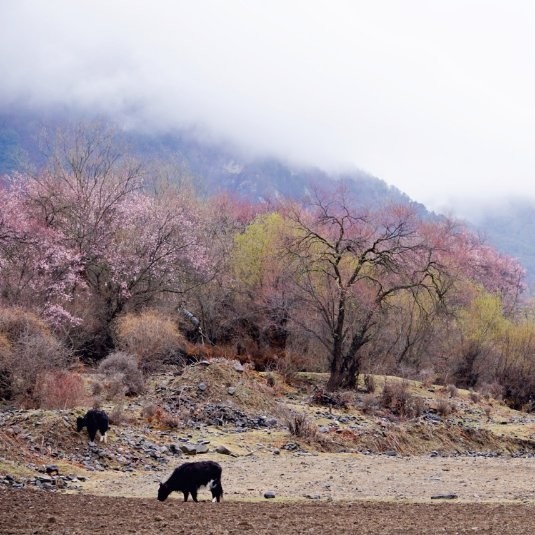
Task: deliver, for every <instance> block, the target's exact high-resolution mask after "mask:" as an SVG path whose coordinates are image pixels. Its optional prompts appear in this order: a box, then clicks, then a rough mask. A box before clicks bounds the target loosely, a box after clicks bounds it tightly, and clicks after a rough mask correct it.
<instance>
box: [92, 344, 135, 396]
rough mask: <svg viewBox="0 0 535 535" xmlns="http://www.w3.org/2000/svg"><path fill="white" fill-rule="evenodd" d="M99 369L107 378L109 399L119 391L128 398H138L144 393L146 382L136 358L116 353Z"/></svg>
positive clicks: (105, 384)
mask: <svg viewBox="0 0 535 535" xmlns="http://www.w3.org/2000/svg"><path fill="white" fill-rule="evenodd" d="M98 369H99V371H100V372H102V373H103V374H105V375H106V376H107V380H106V381H105V383H104V387H105V388H106V390H107V391H108V395H109V397H111V398H113V397H115V396H116V395H118V394H119V393H120V392H119V390H120V391H121V393H123V394H125V395H127V396H137V395H139V394H141V393H142V392H143V389H144V387H145V382H144V380H143V374H142V373H141V371H140V370H139V368H138V363H137V359H136V358H135V357H134V356H132V355H129V354H128V353H125V352H124V351H116V352H115V353H112V354H110V355H108V356H107V357H106V358H105V359H104V360H103V361H102V362H101V363H100V364H99V367H98ZM95 393H96V392H95Z"/></svg>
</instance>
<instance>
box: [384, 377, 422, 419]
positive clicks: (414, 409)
mask: <svg viewBox="0 0 535 535" xmlns="http://www.w3.org/2000/svg"><path fill="white" fill-rule="evenodd" d="M379 403H380V405H381V407H383V408H384V409H388V410H389V411H390V412H392V414H395V415H396V416H405V417H408V418H414V417H417V416H420V415H421V414H422V412H423V401H422V400H421V398H419V397H416V396H413V395H412V394H411V393H410V392H409V384H408V383H407V381H401V382H397V381H396V382H392V383H388V382H385V385H384V387H383V392H382V393H381V396H380V400H379Z"/></svg>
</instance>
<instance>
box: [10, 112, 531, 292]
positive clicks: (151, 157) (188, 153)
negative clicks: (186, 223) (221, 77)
mask: <svg viewBox="0 0 535 535" xmlns="http://www.w3.org/2000/svg"><path fill="white" fill-rule="evenodd" d="M95 121H96V122H97V123H102V124H108V125H110V126H113V127H114V129H115V131H116V132H117V134H118V136H117V138H118V139H119V140H120V141H121V143H123V144H124V146H125V147H128V150H130V151H131V152H132V153H133V154H135V155H136V156H137V157H139V158H140V159H141V160H142V161H143V162H144V165H145V166H147V168H149V169H150V168H151V166H152V167H153V168H154V169H157V171H156V172H157V173H160V172H163V173H164V174H167V175H168V177H169V178H171V180H179V181H183V180H187V181H188V182H189V183H191V185H192V186H193V187H194V188H195V189H196V191H197V192H198V193H199V194H203V195H213V194H215V193H218V192H222V191H227V192H230V193H233V194H236V195H239V196H241V197H243V198H245V199H247V200H251V201H263V202H271V201H275V200H277V199H281V198H291V199H297V200H299V199H302V198H304V197H305V196H306V195H307V194H308V193H309V192H310V190H311V188H314V187H317V186H320V187H324V188H328V187H329V186H328V185H329V184H330V183H332V187H334V186H335V184H336V183H337V182H340V181H343V182H345V183H346V184H347V185H348V187H349V188H350V189H351V190H352V191H354V192H355V193H356V194H357V196H358V198H359V199H360V201H361V202H362V204H363V205H366V206H379V205H385V204H389V203H401V204H407V205H410V206H411V207H412V208H413V209H414V210H415V211H416V212H417V213H418V214H420V215H421V216H422V217H424V218H431V219H435V218H440V217H442V216H441V215H440V214H437V213H435V212H434V211H432V210H429V209H428V208H427V207H426V206H425V205H424V204H422V203H419V202H416V201H415V200H412V199H411V198H410V197H409V196H408V195H407V194H405V193H404V192H402V191H400V190H399V189H398V188H396V187H395V186H391V185H389V184H387V183H386V182H385V181H384V180H382V179H380V178H377V177H375V176H373V175H371V174H369V173H366V172H364V171H362V170H359V169H356V168H355V169H352V170H348V169H346V170H343V171H332V170H330V171H325V170H322V169H320V168H318V167H313V166H310V165H304V164H299V163H295V162H289V161H288V160H287V159H285V158H281V157H277V156H276V155H273V154H255V153H254V152H251V150H250V149H246V148H244V147H241V146H239V145H236V144H234V143H232V142H230V141H228V140H225V139H222V138H216V137H214V136H212V135H210V133H209V132H207V131H206V130H203V129H202V128H198V127H193V126H191V125H190V126H189V127H182V128H175V129H165V130H162V129H150V128H147V126H145V127H143V126H142V125H141V123H140V122H139V121H137V120H134V121H132V120H130V121H125V120H124V118H123V120H122V123H123V124H128V127H126V128H125V127H124V126H123V127H122V128H121V126H120V124H121V123H120V121H121V120H120V119H117V120H115V119H113V118H112V117H110V116H106V115H103V114H99V116H98V119H95V117H94V114H92V113H90V112H88V111H83V110H81V109H77V110H73V109H69V110H66V109H54V108H51V107H48V108H44V109H40V110H30V109H29V107H20V108H15V109H11V110H9V111H8V110H2V111H0V176H1V175H7V174H9V173H12V172H14V171H21V170H24V169H28V168H32V167H33V168H36V167H40V166H42V165H43V164H44V162H45V160H46V150H47V149H46V147H45V146H43V139H44V136H45V135H53V133H54V132H56V131H58V130H66V129H69V128H72V127H73V126H74V125H76V124H84V123H86V124H91V123H92V122H93V123H95ZM463 212H464V213H465V214H467V215H466V220H465V222H466V223H467V224H468V225H469V226H470V227H471V228H472V230H473V231H474V232H476V233H477V234H478V235H480V236H481V237H482V238H483V239H484V240H485V241H486V242H488V243H489V245H492V246H494V247H496V248H497V249H498V250H499V251H501V252H502V253H505V254H508V255H511V256H513V257H516V258H518V259H519V260H520V261H521V263H522V264H523V265H524V267H525V268H526V271H527V284H528V289H529V292H530V293H532V292H533V291H534V289H535V244H533V242H532V241H530V240H529V239H527V238H528V237H529V236H532V235H533V233H534V231H535V204H534V203H533V202H530V201H529V200H521V199H518V198H505V199H503V200H501V201H499V202H496V201H495V202H494V203H492V204H491V203H489V202H484V201H481V204H480V205H477V204H475V203H474V202H471V203H470V206H469V207H465V208H464V210H463Z"/></svg>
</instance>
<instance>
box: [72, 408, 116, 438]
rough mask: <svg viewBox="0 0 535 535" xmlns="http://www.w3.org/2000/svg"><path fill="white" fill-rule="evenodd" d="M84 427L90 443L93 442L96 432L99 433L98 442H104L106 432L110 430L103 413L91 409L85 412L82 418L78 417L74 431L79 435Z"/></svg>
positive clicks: (106, 416) (108, 421)
mask: <svg viewBox="0 0 535 535" xmlns="http://www.w3.org/2000/svg"><path fill="white" fill-rule="evenodd" d="M84 427H87V433H88V434H89V440H91V442H94V441H95V437H96V436H97V431H100V435H101V436H100V440H101V441H102V440H104V441H106V431H107V430H108V429H109V428H110V420H109V418H108V415H107V414H106V413H105V412H104V411H102V410H100V409H91V410H89V411H87V412H86V414H85V416H84V417H83V418H82V417H81V416H79V417H78V418H77V419H76V431H78V433H79V432H80V431H81V430H82V429H83V428H84Z"/></svg>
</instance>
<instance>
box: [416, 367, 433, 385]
mask: <svg viewBox="0 0 535 535" xmlns="http://www.w3.org/2000/svg"><path fill="white" fill-rule="evenodd" d="M420 381H422V386H423V387H424V388H430V387H431V386H433V383H434V382H435V381H436V374H435V372H434V371H433V370H429V369H426V370H421V371H420Z"/></svg>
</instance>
